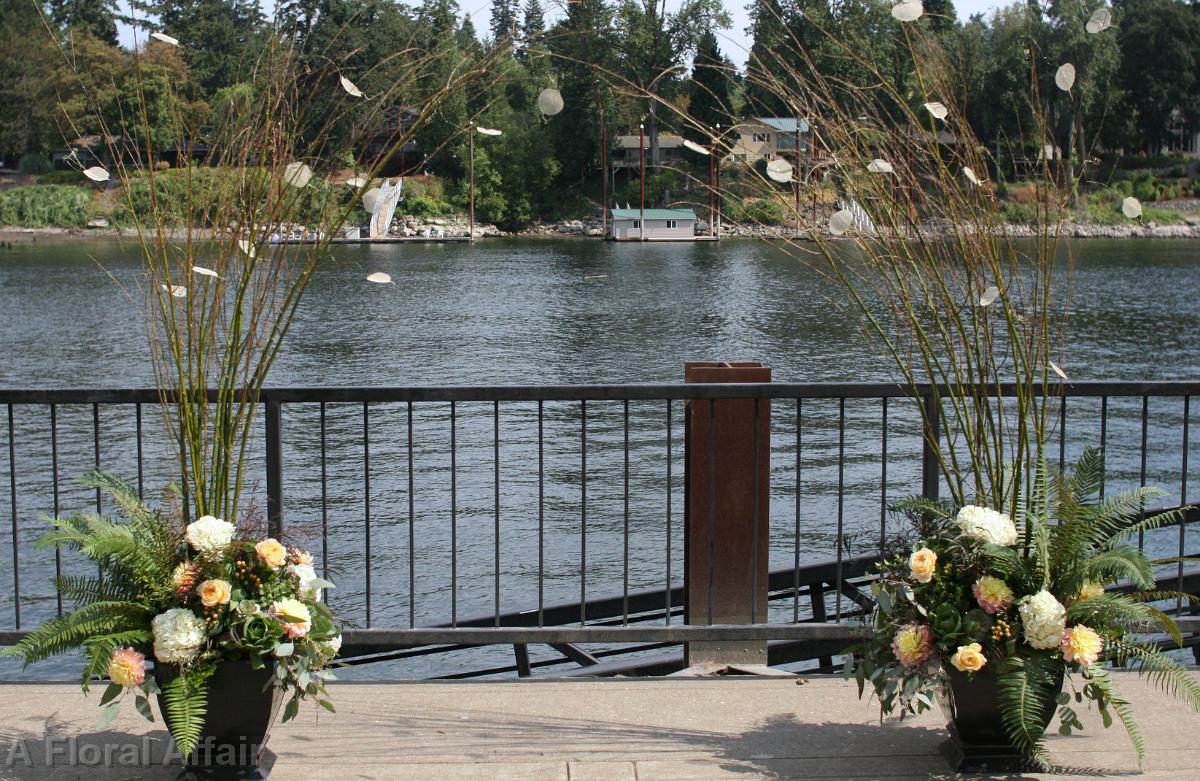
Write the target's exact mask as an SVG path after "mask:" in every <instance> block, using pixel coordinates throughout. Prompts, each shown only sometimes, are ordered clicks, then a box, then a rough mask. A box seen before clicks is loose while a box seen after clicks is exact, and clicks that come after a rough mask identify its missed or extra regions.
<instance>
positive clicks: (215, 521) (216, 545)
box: [184, 515, 233, 556]
mask: <svg viewBox="0 0 1200 781" xmlns="http://www.w3.org/2000/svg"><path fill="white" fill-rule="evenodd" d="M184 536H185V537H186V538H187V541H188V544H189V545H191V546H192V547H193V548H194V549H195V550H196V552H197V553H200V554H201V555H204V556H213V555H215V554H219V553H221V552H222V551H224V550H225V548H226V547H227V546H228V545H229V543H230V542H232V541H233V524H232V523H228V522H226V521H222V520H221V519H220V518H214V517H213V516H211V515H205V516H204V517H202V518H200V519H199V520H197V521H196V522H195V523H189V524H188V526H187V529H186V530H184Z"/></svg>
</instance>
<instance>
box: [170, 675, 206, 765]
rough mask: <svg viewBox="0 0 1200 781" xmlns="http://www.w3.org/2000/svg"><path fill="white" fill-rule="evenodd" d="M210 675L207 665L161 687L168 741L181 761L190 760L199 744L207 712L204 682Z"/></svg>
mask: <svg viewBox="0 0 1200 781" xmlns="http://www.w3.org/2000/svg"><path fill="white" fill-rule="evenodd" d="M214 671H215V670H214V668H213V667H212V666H211V665H210V666H206V667H199V668H195V669H191V670H184V671H182V672H181V673H180V674H179V677H177V678H173V679H172V680H171V681H170V682H169V683H167V685H166V686H165V687H163V691H162V693H163V703H164V704H165V705H166V708H167V718H168V720H169V721H170V727H171V737H173V738H174V739H175V745H176V747H178V749H179V751H180V753H182V754H183V755H184V756H185V757H188V756H191V754H192V752H193V751H195V750H196V744H197V743H199V742H200V733H201V732H202V731H203V730H204V716H205V714H206V713H207V712H208V679H209V678H210V677H211V676H212V674H213V672H214Z"/></svg>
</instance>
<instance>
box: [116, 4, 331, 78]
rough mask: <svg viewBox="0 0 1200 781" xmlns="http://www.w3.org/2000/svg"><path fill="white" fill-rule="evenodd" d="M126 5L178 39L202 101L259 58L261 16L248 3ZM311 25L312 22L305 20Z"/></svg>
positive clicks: (152, 26)
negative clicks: (151, 18) (146, 16)
mask: <svg viewBox="0 0 1200 781" xmlns="http://www.w3.org/2000/svg"><path fill="white" fill-rule="evenodd" d="M130 5H131V6H132V7H133V8H135V9H136V10H138V11H140V12H141V13H143V14H147V15H149V16H152V17H154V18H156V19H157V20H158V21H157V25H155V23H154V22H153V21H152V20H150V19H145V18H143V19H142V20H140V24H141V26H143V27H144V28H146V29H161V30H163V31H164V32H166V33H167V34H168V35H172V36H174V37H176V38H178V39H179V40H180V41H181V42H182V43H183V44H184V45H183V47H182V48H183V53H184V54H183V56H184V59H185V60H186V62H187V64H188V69H189V70H190V72H191V76H192V80H193V83H194V84H195V85H196V86H197V88H198V89H199V90H200V95H201V97H203V98H206V99H207V98H209V97H211V96H212V95H213V94H215V93H216V91H217V90H219V89H221V88H222V87H227V86H229V85H230V84H234V83H236V82H238V81H240V80H241V77H242V76H243V75H244V73H243V71H245V70H246V69H248V68H249V67H250V65H251V64H252V63H253V62H254V61H255V59H256V57H257V54H258V41H259V32H260V30H261V29H262V25H263V15H262V12H261V11H259V7H258V3H257V2H252V0H196V2H192V3H181V2H175V0H132V2H131V3H130ZM309 23H310V24H311V19H309Z"/></svg>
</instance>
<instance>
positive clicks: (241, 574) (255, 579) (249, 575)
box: [234, 559, 262, 591]
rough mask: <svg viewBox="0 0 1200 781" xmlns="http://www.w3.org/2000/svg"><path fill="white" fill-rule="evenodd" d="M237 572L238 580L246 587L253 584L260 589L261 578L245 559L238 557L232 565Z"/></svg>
mask: <svg viewBox="0 0 1200 781" xmlns="http://www.w3.org/2000/svg"><path fill="white" fill-rule="evenodd" d="M234 569H235V570H236V572H237V577H238V580H240V581H241V582H242V583H243V584H244V585H246V586H247V587H249V586H253V587H254V588H255V589H256V590H258V591H262V578H260V577H259V576H258V573H257V572H255V571H254V566H253V565H252V564H250V563H249V562H248V561H246V560H245V559H239V560H238V562H237V564H235V565H234Z"/></svg>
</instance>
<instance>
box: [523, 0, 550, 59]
mask: <svg viewBox="0 0 1200 781" xmlns="http://www.w3.org/2000/svg"><path fill="white" fill-rule="evenodd" d="M524 14H525V15H524V18H523V20H522V22H521V45H520V47H519V48H518V49H517V57H518V58H520V59H521V61H522V62H525V63H528V62H529V60H530V51H529V50H530V49H531V48H538V47H540V46H541V45H542V37H543V36H544V35H545V33H546V12H545V11H544V10H543V9H542V4H541V2H539V0H526V2H525V12H524Z"/></svg>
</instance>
